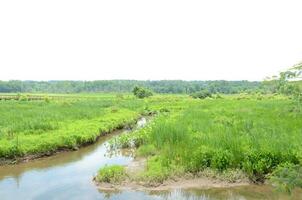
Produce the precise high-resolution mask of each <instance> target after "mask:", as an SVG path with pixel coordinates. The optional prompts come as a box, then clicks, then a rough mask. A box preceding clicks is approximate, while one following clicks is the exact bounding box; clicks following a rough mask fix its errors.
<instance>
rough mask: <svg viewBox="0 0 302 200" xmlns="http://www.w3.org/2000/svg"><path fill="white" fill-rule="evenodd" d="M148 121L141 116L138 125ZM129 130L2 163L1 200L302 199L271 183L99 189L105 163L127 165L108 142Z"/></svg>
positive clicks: (126, 157) (126, 154)
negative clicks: (23, 160)
mask: <svg viewBox="0 0 302 200" xmlns="http://www.w3.org/2000/svg"><path fill="white" fill-rule="evenodd" d="M146 122H147V120H146V119H145V118H142V119H140V120H139V121H138V122H137V126H138V127H142V126H143V125H144V124H145V123H146ZM126 131H127V130H117V131H114V133H112V134H110V135H107V136H104V137H101V138H100V139H99V140H98V141H97V142H96V143H94V144H92V145H89V146H86V147H82V148H80V149H79V150H78V151H68V152H62V153H58V154H55V155H53V156H50V157H44V158H40V159H37V160H33V161H30V162H26V163H20V164H17V165H5V166H0V199H1V200H19V199H20V200H27V199H43V200H47V199H64V200H65V199H73V200H74V199H81V200H82V199H134V200H135V199H137V200H144V199H173V200H175V199H204V200H208V199H238V200H239V199H240V200H245V199H246V200H252V199H302V195H301V193H300V192H298V193H295V194H293V195H291V196H289V195H287V194H283V193H278V192H275V190H273V188H271V187H270V186H256V185H253V186H243V187H236V188H221V189H202V190H201V189H190V190H182V189H177V190H171V191H156V192H155V191H152V192H150V191H148V192H147V191H146V192H143V191H135V190H131V191H116V192H110V193H108V192H102V191H99V190H98V188H97V187H96V185H95V184H94V183H93V181H92V178H93V176H94V175H95V174H96V172H97V171H98V169H99V168H100V167H102V166H104V165H111V164H119V165H127V164H128V163H130V162H131V161H132V160H133V157H132V156H131V153H129V152H123V151H121V152H118V153H115V154H111V153H110V152H108V150H107V147H106V145H107V144H108V143H107V141H108V140H109V139H110V138H112V137H116V136H117V135H119V134H123V132H126Z"/></svg>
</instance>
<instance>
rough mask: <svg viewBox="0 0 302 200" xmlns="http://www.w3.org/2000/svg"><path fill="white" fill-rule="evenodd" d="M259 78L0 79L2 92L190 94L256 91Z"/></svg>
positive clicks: (0, 90)
mask: <svg viewBox="0 0 302 200" xmlns="http://www.w3.org/2000/svg"><path fill="white" fill-rule="evenodd" d="M260 85H261V83H260V82H249V81H181V80H161V81H136V80H101V81H0V92H2V93H65V94H66V93H95V92H131V89H132V88H134V87H135V86H139V87H145V88H150V89H151V90H152V91H154V92H156V93H174V94H191V93H194V92H198V91H200V90H203V89H206V90H209V91H210V92H211V93H223V94H234V93H240V92H244V91H245V92H247V91H255V90H257V89H258V88H259V86H260Z"/></svg>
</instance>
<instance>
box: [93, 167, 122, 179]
mask: <svg viewBox="0 0 302 200" xmlns="http://www.w3.org/2000/svg"><path fill="white" fill-rule="evenodd" d="M126 176H127V175H126V172H125V168H124V167H123V166H119V165H112V166H105V167H102V168H101V169H100V170H99V172H98V174H97V176H96V180H97V181H99V182H105V183H120V182H121V181H122V180H123V179H124V178H125V177H126Z"/></svg>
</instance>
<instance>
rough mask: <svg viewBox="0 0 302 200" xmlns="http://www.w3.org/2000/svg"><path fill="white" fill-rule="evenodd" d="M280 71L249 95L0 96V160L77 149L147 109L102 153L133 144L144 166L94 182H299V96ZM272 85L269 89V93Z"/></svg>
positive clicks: (111, 170)
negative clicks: (142, 121)
mask: <svg viewBox="0 0 302 200" xmlns="http://www.w3.org/2000/svg"><path fill="white" fill-rule="evenodd" d="M283 75H284V74H281V76H280V78H279V79H278V80H275V81H270V82H268V83H269V84H268V83H263V87H262V88H258V89H259V90H255V91H253V92H241V93H238V94H221V93H215V92H214V93H213V92H211V91H209V90H206V89H204V90H202V91H199V92H196V93H192V94H191V95H186V94H169V95H168V94H156V93H153V92H151V90H150V89H147V88H142V87H141V86H138V87H135V88H134V90H133V94H134V95H133V94H131V93H101V94H96V93H87V94H68V95H67V94H66V95H63V94H60V95H58V94H48V95H45V94H2V96H3V97H5V98H2V100H1V101H0V113H1V115H0V158H1V162H2V164H4V163H7V162H8V161H9V162H16V161H19V160H28V159H33V158H37V157H41V156H49V155H51V154H54V153H56V152H58V151H66V150H77V149H79V148H80V147H81V146H85V145H88V144H91V143H94V142H95V141H97V139H98V138H99V137H101V136H103V135H105V134H108V133H111V132H112V131H113V130H116V129H121V128H124V127H131V126H132V125H133V124H134V123H135V122H136V121H137V120H138V119H139V118H140V117H141V116H143V115H152V120H150V122H149V123H148V125H146V126H144V127H143V128H140V129H137V130H134V131H132V132H129V133H124V134H121V135H119V136H117V137H113V138H112V139H111V140H110V141H109V146H108V147H109V149H111V151H114V150H117V149H124V148H128V149H132V150H134V155H135V157H136V158H142V159H143V160H144V162H145V163H144V165H142V166H143V170H138V171H137V173H134V174H131V175H129V174H128V171H127V169H126V168H125V166H122V165H106V166H104V167H103V168H101V169H100V170H99V171H98V174H97V175H96V177H95V180H96V181H97V182H107V183H115V184H119V183H121V182H123V181H125V180H127V181H129V180H130V181H133V182H143V183H144V184H145V185H151V186H152V185H153V186H154V185H158V184H161V183H163V182H164V181H166V180H169V179H174V178H175V177H185V176H188V175H189V176H190V177H202V176H204V177H211V178H216V179H221V180H223V181H228V182H230V183H235V182H238V181H241V180H243V179H244V180H246V179H248V181H249V182H251V183H272V184H274V185H277V186H279V187H280V188H283V189H284V190H286V191H288V192H291V191H292V190H293V189H294V188H295V187H301V180H302V179H301V176H300V174H301V165H302V148H301V143H302V137H301V127H302V126H301V124H302V112H301V95H300V94H301V93H300V89H299V87H300V86H299V84H295V83H294V82H289V81H288V79H289V78H291V77H292V76H289V75H284V76H283ZM273 84H274V85H273ZM276 91H277V92H276Z"/></svg>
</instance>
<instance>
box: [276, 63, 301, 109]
mask: <svg viewBox="0 0 302 200" xmlns="http://www.w3.org/2000/svg"><path fill="white" fill-rule="evenodd" d="M301 75H302V63H299V64H297V65H294V66H293V67H291V68H290V69H288V70H287V71H285V72H281V73H280V74H279V77H278V79H277V90H278V92H279V93H280V94H284V95H287V96H291V97H292V98H293V99H294V101H295V103H296V105H297V109H298V110H299V111H300V110H301V102H302V90H301V87H299V84H300V83H301V82H300V81H301V78H302V77H301Z"/></svg>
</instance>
